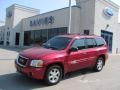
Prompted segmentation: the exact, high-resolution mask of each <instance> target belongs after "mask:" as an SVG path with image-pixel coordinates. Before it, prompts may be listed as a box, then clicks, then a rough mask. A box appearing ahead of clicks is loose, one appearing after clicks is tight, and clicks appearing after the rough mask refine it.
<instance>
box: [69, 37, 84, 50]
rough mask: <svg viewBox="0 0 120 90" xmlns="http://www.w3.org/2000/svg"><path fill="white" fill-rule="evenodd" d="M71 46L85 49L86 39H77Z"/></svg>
mask: <svg viewBox="0 0 120 90" xmlns="http://www.w3.org/2000/svg"><path fill="white" fill-rule="evenodd" d="M71 48H77V49H78V50H81V49H85V40H84V39H77V40H75V41H74V42H73V44H72V46H71Z"/></svg>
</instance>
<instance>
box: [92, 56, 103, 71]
mask: <svg viewBox="0 0 120 90" xmlns="http://www.w3.org/2000/svg"><path fill="white" fill-rule="evenodd" d="M103 66H104V58H103V57H99V58H98V59H97V61H96V65H95V67H94V70H95V71H96V72H99V71H101V70H102V69H103Z"/></svg>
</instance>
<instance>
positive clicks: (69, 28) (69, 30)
mask: <svg viewBox="0 0 120 90" xmlns="http://www.w3.org/2000/svg"><path fill="white" fill-rule="evenodd" d="M71 14H72V7H71V0H69V26H68V33H69V34H70V32H71V16H72V15H71Z"/></svg>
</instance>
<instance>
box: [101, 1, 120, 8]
mask: <svg viewBox="0 0 120 90" xmlns="http://www.w3.org/2000/svg"><path fill="white" fill-rule="evenodd" d="M103 1H105V2H107V3H109V4H110V5H112V6H113V7H115V8H117V9H120V6H119V5H118V4H117V3H115V2H113V1H111V0H103Z"/></svg>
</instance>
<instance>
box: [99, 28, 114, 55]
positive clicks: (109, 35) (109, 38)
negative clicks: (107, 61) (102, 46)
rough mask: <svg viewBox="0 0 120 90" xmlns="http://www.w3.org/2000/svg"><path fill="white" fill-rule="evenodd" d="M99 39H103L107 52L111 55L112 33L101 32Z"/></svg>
mask: <svg viewBox="0 0 120 90" xmlns="http://www.w3.org/2000/svg"><path fill="white" fill-rule="evenodd" d="M101 37H103V38H104V39H105V41H106V43H107V45H108V48H109V52H110V53H112V41H113V33H112V32H108V31H104V30H101Z"/></svg>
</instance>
